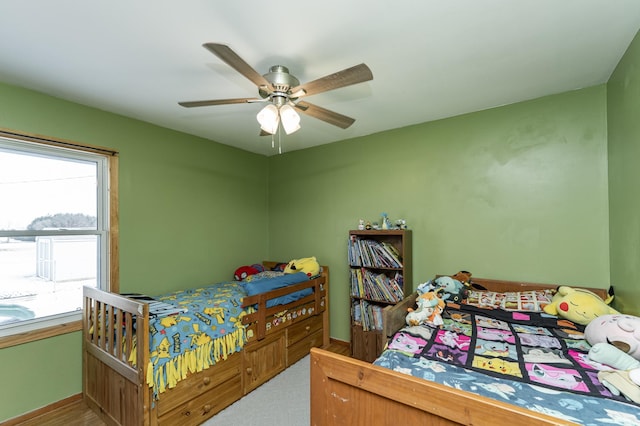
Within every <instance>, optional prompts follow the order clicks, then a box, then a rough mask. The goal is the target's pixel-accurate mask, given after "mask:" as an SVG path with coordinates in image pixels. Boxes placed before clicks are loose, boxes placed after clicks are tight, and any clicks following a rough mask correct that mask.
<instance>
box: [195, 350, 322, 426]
mask: <svg viewBox="0 0 640 426" xmlns="http://www.w3.org/2000/svg"><path fill="white" fill-rule="evenodd" d="M309 362H310V361H309V355H307V356H306V357H304V358H303V359H301V360H300V361H298V362H297V363H295V364H293V365H292V366H291V367H289V368H287V369H286V370H284V371H283V372H282V373H280V374H278V375H277V376H276V377H274V378H273V379H271V380H269V381H268V382H267V383H265V384H263V385H262V386H260V387H259V388H258V389H256V390H254V391H253V392H251V393H249V394H248V395H246V396H244V397H243V398H242V399H240V400H239V401H236V402H235V403H233V404H232V405H230V406H228V407H227V408H225V409H224V410H222V411H220V412H219V413H218V414H216V415H215V416H213V417H212V418H211V419H209V420H207V421H206V422H204V423H203V426H275V425H287V426H307V425H309V423H310V417H309V416H310V408H309V405H310V402H309V399H310V398H309V388H310V379H309Z"/></svg>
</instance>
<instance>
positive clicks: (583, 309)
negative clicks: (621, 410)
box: [544, 286, 640, 404]
mask: <svg viewBox="0 0 640 426" xmlns="http://www.w3.org/2000/svg"><path fill="white" fill-rule="evenodd" d="M612 300H613V296H612V295H610V296H609V297H607V298H606V299H605V300H602V299H601V298H600V297H598V296H597V295H596V294H594V293H592V292H590V291H588V290H583V289H575V288H571V287H566V286H561V287H559V288H558V292H557V293H556V294H555V295H554V296H553V299H552V302H551V303H550V304H549V305H547V306H545V307H544V311H545V312H546V313H548V314H552V315H556V316H558V317H560V318H564V319H568V320H569V321H571V322H573V323H576V324H581V325H584V326H586V327H585V329H584V337H585V339H586V341H587V342H588V343H589V344H590V345H591V349H589V359H591V360H592V361H595V362H598V363H600V364H605V365H607V366H609V367H611V369H610V370H601V371H600V372H599V373H598V379H599V380H600V382H602V384H603V385H605V386H606V387H607V388H608V389H609V390H610V391H611V393H613V394H615V395H621V394H622V395H624V396H625V397H626V398H627V399H629V400H631V401H633V402H635V403H636V404H640V317H635V316H632V315H625V314H621V313H619V312H618V311H616V310H615V309H613V308H612V307H610V306H609V303H611V301H612Z"/></svg>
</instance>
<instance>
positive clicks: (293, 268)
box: [284, 257, 320, 277]
mask: <svg viewBox="0 0 640 426" xmlns="http://www.w3.org/2000/svg"><path fill="white" fill-rule="evenodd" d="M296 272H304V273H305V274H307V276H308V277H315V276H316V275H318V274H320V264H319V263H318V261H317V260H316V258H315V257H304V258H302V259H293V260H292V261H291V262H289V263H287V267H286V268H284V273H285V274H295V273H296Z"/></svg>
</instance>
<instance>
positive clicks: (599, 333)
mask: <svg viewBox="0 0 640 426" xmlns="http://www.w3.org/2000/svg"><path fill="white" fill-rule="evenodd" d="M584 337H585V339H586V340H587V342H589V344H591V345H592V346H591V349H589V359H592V360H594V361H597V362H599V363H602V364H606V365H608V366H610V367H612V368H614V370H601V371H599V372H598V379H599V380H600V382H602V384H603V385H605V386H606V387H607V389H609V390H610V391H611V393H613V394H614V395H624V397H625V398H627V399H629V400H631V401H633V402H635V403H636V404H640V317H634V316H632V315H624V314H609V315H602V316H599V317H597V318H595V319H593V320H591V322H590V323H589V324H587V326H586V327H585V329H584Z"/></svg>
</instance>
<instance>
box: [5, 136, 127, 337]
mask: <svg viewBox="0 0 640 426" xmlns="http://www.w3.org/2000/svg"><path fill="white" fill-rule="evenodd" d="M0 147H1V148H6V149H9V150H16V151H20V152H24V153H27V154H29V153H31V154H34V155H42V156H51V157H57V158H68V159H73V160H82V161H90V162H95V163H96V164H97V180H98V184H97V227H96V229H95V230H53V231H44V230H43V231H29V230H18V231H3V230H0V238H1V237H13V236H46V235H60V236H64V235H97V236H98V239H99V247H98V251H99V256H98V276H97V280H96V281H97V287H98V288H100V289H102V290H106V291H117V290H118V289H117V287H118V286H117V284H116V283H117V275H118V274H117V271H118V265H117V253H116V250H115V249H114V248H117V224H115V223H112V221H113V220H114V219H115V218H117V195H116V193H115V192H116V189H117V188H116V184H117V153H116V152H115V151H112V150H108V149H104V148H98V147H89V146H82V145H80V144H76V143H73V142H69V141H61V140H55V139H48V138H40V137H33V136H27V135H21V134H15V133H7V132H5V131H2V130H0ZM114 280H115V281H114ZM81 319H82V311H74V312H66V313H60V314H57V315H51V316H48V317H44V318H35V319H31V320H25V321H19V322H15V323H9V324H5V325H3V326H0V348H3V347H7V346H13V345H15V344H20V343H25V342H28V341H33V340H38V339H40V338H46V337H51V336H53V335H59V334H64V333H68V332H72V331H77V330H80V329H81Z"/></svg>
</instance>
